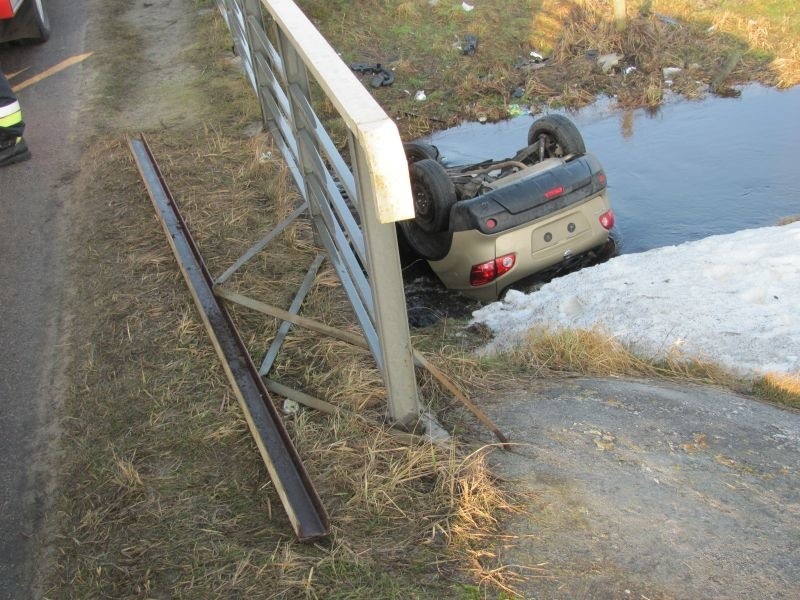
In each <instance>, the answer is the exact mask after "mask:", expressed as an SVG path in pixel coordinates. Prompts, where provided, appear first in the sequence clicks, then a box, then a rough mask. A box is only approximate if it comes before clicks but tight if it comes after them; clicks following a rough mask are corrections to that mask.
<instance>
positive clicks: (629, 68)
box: [622, 67, 636, 75]
mask: <svg viewBox="0 0 800 600" xmlns="http://www.w3.org/2000/svg"><path fill="white" fill-rule="evenodd" d="M634 71H636V67H625V69H624V70H623V71H622V73H623V75H630V74H631V73H633V72H634Z"/></svg>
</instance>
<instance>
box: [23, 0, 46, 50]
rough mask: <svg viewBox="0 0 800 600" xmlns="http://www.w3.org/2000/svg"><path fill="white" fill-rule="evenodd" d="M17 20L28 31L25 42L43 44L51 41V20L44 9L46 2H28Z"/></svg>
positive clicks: (40, 0)
mask: <svg viewBox="0 0 800 600" xmlns="http://www.w3.org/2000/svg"><path fill="white" fill-rule="evenodd" d="M15 18H17V19H20V23H24V27H25V28H26V30H27V34H26V35H25V36H24V37H23V39H24V40H26V41H28V42H32V43H34V44H43V43H44V42H46V41H47V40H49V39H50V19H49V18H48V16H47V11H46V10H45V8H44V0H26V1H25V2H24V3H23V4H22V8H21V9H20V11H19V12H18V13H17V16H16V17H15Z"/></svg>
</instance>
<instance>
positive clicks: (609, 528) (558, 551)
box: [485, 379, 800, 600]
mask: <svg viewBox="0 0 800 600" xmlns="http://www.w3.org/2000/svg"><path fill="white" fill-rule="evenodd" d="M485 402H486V405H487V406H488V408H489V411H490V413H491V415H492V416H493V417H494V418H495V419H496V420H497V423H498V425H499V426H500V427H501V428H503V429H504V430H505V432H506V433H507V434H508V435H509V436H510V437H511V438H512V439H513V440H514V441H515V442H516V443H517V444H519V445H518V446H515V447H514V449H513V451H512V452H508V453H495V454H494V455H493V463H494V464H495V465H496V466H497V468H498V469H499V471H500V472H501V473H502V474H503V475H505V476H506V477H508V478H509V479H510V480H511V481H513V482H514V484H515V485H516V486H518V487H519V488H520V489H521V490H523V491H524V492H525V493H527V494H532V498H533V500H532V502H531V505H530V507H529V508H530V510H529V513H528V514H526V515H524V516H520V517H518V518H515V519H513V520H512V521H511V522H509V523H508V524H507V527H508V531H510V532H513V534H514V535H517V536H518V538H517V539H515V540H512V541H510V542H509V543H507V544H506V545H505V547H504V548H503V550H502V551H501V555H502V560H503V562H504V563H506V564H512V565H517V568H518V572H519V574H520V585H519V587H518V589H520V591H524V592H523V593H524V594H525V597H528V598H636V599H642V600H644V599H647V598H649V599H655V598H786V599H788V598H796V597H797V590H798V586H799V585H800V548H798V544H797V540H798V539H800V510H799V507H800V491H799V490H798V487H797V481H798V476H800V413H798V412H796V411H789V410H786V409H783V408H778V407H775V406H771V405H768V404H763V403H760V402H758V401H755V400H753V399H752V398H746V397H742V396H738V395H735V394H731V393H728V392H724V391H722V390H720V389H716V388H713V387H704V386H696V385H690V384H681V385H677V384H666V383H663V382H661V383H659V382H654V381H648V380H625V379H572V380H566V381H547V380H534V381H531V382H530V387H529V388H528V389H523V388H519V389H516V390H513V391H510V392H509V393H508V394H504V395H502V397H498V396H492V397H487V398H485ZM487 441H488V440H487ZM526 567H535V569H531V570H528V569H526ZM531 574H533V575H534V576H533V577H530V576H529V575H531Z"/></svg>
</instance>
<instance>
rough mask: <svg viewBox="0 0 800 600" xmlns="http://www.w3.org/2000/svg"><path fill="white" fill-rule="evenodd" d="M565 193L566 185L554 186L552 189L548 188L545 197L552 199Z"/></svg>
mask: <svg viewBox="0 0 800 600" xmlns="http://www.w3.org/2000/svg"><path fill="white" fill-rule="evenodd" d="M563 193H564V186H561V185H560V186H558V187H554V188H553V189H552V190H547V191H546V192H545V193H544V197H545V198H546V199H547V200H552V199H553V198H556V197H558V196H560V195H561V194H563Z"/></svg>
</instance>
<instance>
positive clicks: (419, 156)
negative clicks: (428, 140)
mask: <svg viewBox="0 0 800 600" xmlns="http://www.w3.org/2000/svg"><path fill="white" fill-rule="evenodd" d="M403 150H405V151H406V160H408V164H409V166H410V165H412V164H413V163H415V162H419V161H421V160H425V159H426V158H429V159H431V160H435V161H438V160H439V149H438V148H437V147H436V146H432V145H430V144H423V143H422V142H406V143H405V144H403Z"/></svg>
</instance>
